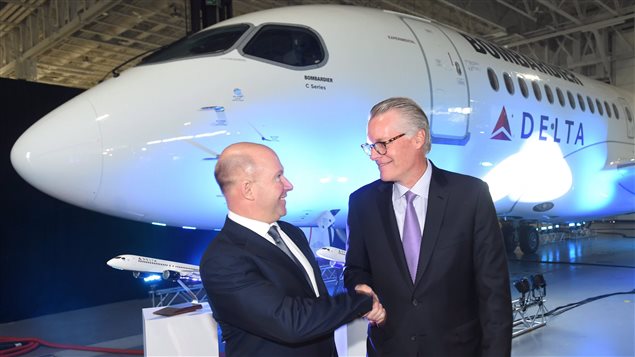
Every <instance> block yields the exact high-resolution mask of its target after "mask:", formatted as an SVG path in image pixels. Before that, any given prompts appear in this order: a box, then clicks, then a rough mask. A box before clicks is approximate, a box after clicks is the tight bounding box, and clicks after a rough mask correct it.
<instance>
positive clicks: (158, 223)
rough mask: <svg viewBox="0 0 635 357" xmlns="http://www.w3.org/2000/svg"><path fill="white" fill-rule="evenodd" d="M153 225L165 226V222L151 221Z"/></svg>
mask: <svg viewBox="0 0 635 357" xmlns="http://www.w3.org/2000/svg"><path fill="white" fill-rule="evenodd" d="M152 224H153V225H155V226H161V227H165V226H166V225H167V224H165V223H161V222H152Z"/></svg>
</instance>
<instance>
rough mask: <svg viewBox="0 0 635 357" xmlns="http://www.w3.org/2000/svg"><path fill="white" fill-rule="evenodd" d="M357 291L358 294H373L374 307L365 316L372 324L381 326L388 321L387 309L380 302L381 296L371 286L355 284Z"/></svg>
mask: <svg viewBox="0 0 635 357" xmlns="http://www.w3.org/2000/svg"><path fill="white" fill-rule="evenodd" d="M355 291H356V292H357V293H358V294H364V295H368V296H372V298H373V309H372V310H370V311H369V312H367V313H366V315H364V316H363V317H364V318H365V319H366V320H368V322H369V323H370V324H371V325H374V326H381V325H383V324H384V323H385V322H386V309H384V307H383V306H382V304H381V303H380V302H379V298H378V297H377V294H375V292H374V291H373V289H371V288H370V286H368V285H366V284H358V285H357V286H355Z"/></svg>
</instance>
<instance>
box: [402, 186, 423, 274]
mask: <svg viewBox="0 0 635 357" xmlns="http://www.w3.org/2000/svg"><path fill="white" fill-rule="evenodd" d="M415 197H417V195H416V194H415V193H413V192H411V191H408V192H406V218H405V219H404V224H403V251H404V254H405V255H406V262H407V263H408V270H410V277H411V278H412V282H413V283H414V281H415V278H416V277H417V264H418V262H419V250H420V247H421V229H420V228H419V219H418V218H417V212H416V211H415V206H414V205H413V204H412V202H413V201H414V199H415Z"/></svg>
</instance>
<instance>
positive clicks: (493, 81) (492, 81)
mask: <svg viewBox="0 0 635 357" xmlns="http://www.w3.org/2000/svg"><path fill="white" fill-rule="evenodd" d="M487 76H488V77H489V85H490V86H492V89H493V90H494V91H496V92H498V88H499V86H498V77H497V76H496V72H494V70H493V69H491V68H488V69H487Z"/></svg>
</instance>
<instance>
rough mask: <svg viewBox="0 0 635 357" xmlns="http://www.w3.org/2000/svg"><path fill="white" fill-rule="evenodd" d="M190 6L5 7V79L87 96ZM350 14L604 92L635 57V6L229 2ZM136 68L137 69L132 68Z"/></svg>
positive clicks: (161, 37) (22, 3)
mask: <svg viewBox="0 0 635 357" xmlns="http://www.w3.org/2000/svg"><path fill="white" fill-rule="evenodd" d="M194 1H201V2H203V1H206V2H207V3H208V4H210V3H211V4H213V3H220V2H221V1H220V0H0V77H4V78H14V79H26V80H30V81H36V82H41V83H49V84H57V85H63V86H70V87H78V88H89V87H92V86H93V85H95V84H97V83H98V82H99V81H100V80H102V79H103V78H105V77H107V76H108V75H109V73H110V72H111V71H112V70H113V69H114V68H115V67H117V66H119V65H121V64H123V63H126V61H130V62H129V63H127V64H126V65H124V66H123V67H122V69H125V68H126V67H128V66H131V65H134V63H136V62H135V61H134V60H132V59H135V57H141V56H142V55H143V54H145V53H146V52H148V51H152V50H154V49H157V48H159V47H161V46H164V45H166V44H169V43H172V42H174V41H176V40H178V39H180V38H182V37H183V36H185V35H186V33H187V32H188V28H189V23H190V11H191V8H192V5H193V4H196V3H195V2H194ZM318 3H320V4H324V3H330V4H346V5H358V6H367V7H376V8H383V9H388V10H393V11H398V12H403V13H407V14H412V15H416V16H423V17H429V18H433V19H435V20H437V21H439V22H442V23H445V24H448V25H451V26H453V27H455V28H458V29H460V30H463V31H466V32H468V33H472V34H476V35H479V36H481V37H482V38H485V39H487V40H490V41H493V42H495V43H497V44H499V45H501V46H507V47H508V48H511V49H515V50H518V51H520V52H523V53H525V54H528V55H530V56H533V57H535V58H538V59H540V60H542V61H544V62H547V63H552V64H556V65H559V66H562V67H566V68H569V69H571V70H573V71H575V72H578V73H582V74H584V75H587V76H589V77H592V78H596V79H599V80H602V81H605V82H612V81H614V80H615V73H614V70H613V65H612V63H615V61H620V60H630V61H632V60H633V59H634V57H635V50H634V47H633V46H634V44H633V35H634V34H635V31H634V29H633V22H634V18H635V13H634V10H635V0H570V1H569V0H489V1H487V0H478V1H477V0H419V1H417V0H407V1H406V0H404V1H400V0H344V1H325V0H322V1H311V0H297V1H291V0H289V1H283V0H233V1H231V6H232V9H233V15H234V16H238V15H241V14H245V13H248V12H253V11H258V10H263V9H268V8H274V7H281V6H288V5H299V4H318ZM131 60H132V61H131Z"/></svg>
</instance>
